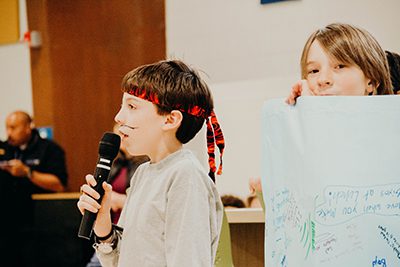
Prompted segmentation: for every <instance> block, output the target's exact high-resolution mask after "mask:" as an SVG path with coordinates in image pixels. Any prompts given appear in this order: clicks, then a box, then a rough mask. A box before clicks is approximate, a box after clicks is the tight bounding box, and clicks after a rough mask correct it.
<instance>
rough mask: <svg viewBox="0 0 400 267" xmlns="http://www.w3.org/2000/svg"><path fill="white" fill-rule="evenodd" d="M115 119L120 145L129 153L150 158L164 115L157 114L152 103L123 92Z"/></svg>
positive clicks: (159, 133)
mask: <svg viewBox="0 0 400 267" xmlns="http://www.w3.org/2000/svg"><path fill="white" fill-rule="evenodd" d="M115 121H116V122H117V123H118V124H119V125H120V127H119V131H120V133H121V137H122V145H123V146H125V148H126V150H127V151H128V153H129V154H131V155H148V156H150V158H151V155H153V154H154V153H156V150H157V148H158V145H159V142H160V141H159V140H161V135H162V133H163V130H162V126H163V125H164V123H165V117H164V116H162V115H159V114H157V108H156V106H155V105H154V104H153V103H151V102H149V101H146V100H143V99H141V98H138V97H136V96H133V95H130V94H128V93H124V95H123V97H122V104H121V109H120V110H119V112H118V113H117V115H116V116H115Z"/></svg>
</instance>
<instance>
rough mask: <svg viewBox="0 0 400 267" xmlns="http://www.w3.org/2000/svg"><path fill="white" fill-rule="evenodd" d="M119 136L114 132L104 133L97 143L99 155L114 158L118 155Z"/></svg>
mask: <svg viewBox="0 0 400 267" xmlns="http://www.w3.org/2000/svg"><path fill="white" fill-rule="evenodd" d="M120 145H121V137H120V136H119V135H117V134H115V133H109V132H107V133H105V134H104V135H103V138H101V140H100V144H99V155H100V157H102V158H106V159H112V160H113V159H114V158H115V157H116V156H117V155H118V151H119V147H120Z"/></svg>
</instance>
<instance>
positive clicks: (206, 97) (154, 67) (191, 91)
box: [122, 60, 214, 144]
mask: <svg viewBox="0 0 400 267" xmlns="http://www.w3.org/2000/svg"><path fill="white" fill-rule="evenodd" d="M122 90H123V91H124V92H126V93H128V92H130V91H132V90H144V91H145V93H146V94H147V95H148V97H149V98H150V97H151V95H154V96H156V97H157V98H158V103H157V104H156V107H157V112H158V114H160V115H165V114H168V113H170V112H171V111H172V110H174V109H179V110H181V111H185V110H189V109H190V108H191V107H193V106H198V107H200V108H202V109H203V110H204V112H205V113H204V116H193V115H190V114H188V113H187V112H182V115H183V119H182V123H181V125H180V127H179V128H178V130H177V132H176V138H177V139H178V140H179V141H180V142H181V143H182V144H186V143H187V142H189V141H190V140H191V139H192V138H193V137H194V136H195V135H196V134H197V133H198V132H199V131H200V129H201V128H202V126H203V124H204V120H205V118H206V116H208V115H209V114H210V113H211V111H212V110H213V108H214V103H213V99H212V96H211V93H210V90H209V89H208V86H207V85H206V84H205V83H204V82H203V81H202V80H201V78H200V76H199V75H198V73H197V72H196V71H195V70H193V69H191V68H189V67H188V66H187V65H186V64H184V63H183V62H181V61H178V60H171V61H160V62H157V63H154V64H150V65H143V66H140V67H138V68H136V69H134V70H132V71H130V72H129V73H128V74H126V75H125V77H124V78H123V80H122ZM152 102H153V101H152Z"/></svg>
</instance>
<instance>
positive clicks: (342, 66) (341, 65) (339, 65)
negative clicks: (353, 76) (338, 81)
mask: <svg viewBox="0 0 400 267" xmlns="http://www.w3.org/2000/svg"><path fill="white" fill-rule="evenodd" d="M345 67H346V65H344V64H337V65H336V68H337V69H343V68H345Z"/></svg>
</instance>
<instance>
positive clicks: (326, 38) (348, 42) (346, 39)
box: [300, 23, 393, 95]
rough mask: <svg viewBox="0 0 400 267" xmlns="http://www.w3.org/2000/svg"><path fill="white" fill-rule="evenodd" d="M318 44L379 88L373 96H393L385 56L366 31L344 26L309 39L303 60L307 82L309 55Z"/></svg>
mask: <svg viewBox="0 0 400 267" xmlns="http://www.w3.org/2000/svg"><path fill="white" fill-rule="evenodd" d="M315 40H317V41H318V42H319V43H320V44H321V46H322V47H323V49H324V50H325V51H326V52H327V54H328V55H330V56H331V57H333V58H334V59H336V60H338V61H340V62H343V63H346V64H350V65H356V66H358V67H360V69H361V70H362V72H363V73H364V75H365V77H366V78H368V79H371V82H372V85H374V86H375V87H376V90H374V92H373V94H378V95H386V94H393V90H392V89H391V88H392V87H391V85H390V73H389V67H388V63H387V60H386V55H385V52H384V51H383V49H382V48H381V46H380V45H379V43H378V42H377V41H376V39H375V38H374V37H373V36H372V35H371V34H370V33H369V32H367V31H366V30H363V29H360V28H357V27H355V26H352V25H349V24H343V23H333V24H329V25H327V26H326V27H325V28H322V29H318V30H317V31H315V32H314V33H312V34H311V36H310V37H309V38H308V40H307V42H306V44H305V45H304V48H303V53H302V55H301V60H300V66H301V77H302V79H306V78H307V70H306V64H307V57H308V52H309V50H310V47H311V44H312V43H313V42H314V41H315Z"/></svg>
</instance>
